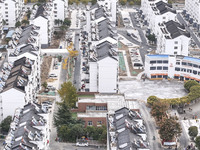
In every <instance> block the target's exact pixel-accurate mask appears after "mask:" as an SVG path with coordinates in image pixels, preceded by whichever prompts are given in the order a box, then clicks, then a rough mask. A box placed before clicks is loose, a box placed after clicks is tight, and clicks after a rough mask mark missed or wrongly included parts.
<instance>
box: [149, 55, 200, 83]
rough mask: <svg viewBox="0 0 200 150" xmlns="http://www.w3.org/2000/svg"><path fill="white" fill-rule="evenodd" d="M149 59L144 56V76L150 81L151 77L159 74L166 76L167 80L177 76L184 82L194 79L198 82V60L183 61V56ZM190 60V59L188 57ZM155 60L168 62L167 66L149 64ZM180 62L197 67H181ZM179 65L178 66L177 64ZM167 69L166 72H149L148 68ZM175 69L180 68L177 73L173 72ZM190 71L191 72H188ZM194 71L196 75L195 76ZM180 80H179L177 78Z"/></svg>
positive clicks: (199, 72)
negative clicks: (159, 67)
mask: <svg viewBox="0 0 200 150" xmlns="http://www.w3.org/2000/svg"><path fill="white" fill-rule="evenodd" d="M157 56H158V57H149V56H148V55H146V56H145V74H146V76H147V77H148V78H150V79H151V75H159V74H167V76H168V77H169V78H174V76H175V75H176V76H177V75H178V76H179V77H183V78H184V80H186V78H188V79H194V80H196V81H198V82H200V59H197V58H192V59H194V61H193V60H188V59H183V58H184V56H181V57H182V58H180V56H175V55H169V56H168V57H159V55H157ZM189 58H191V57H189ZM157 60H162V61H163V60H168V63H167V64H164V63H162V64H158V63H156V64H150V61H157ZM182 62H185V63H192V64H195V65H197V67H194V66H189V65H182ZM178 63H179V64H178ZM158 66H161V67H168V70H150V67H158ZM176 68H180V70H179V71H177V70H175V69H176ZM189 70H191V72H189ZM194 71H196V72H197V73H196V74H195V73H194ZM179 79H180V78H179Z"/></svg>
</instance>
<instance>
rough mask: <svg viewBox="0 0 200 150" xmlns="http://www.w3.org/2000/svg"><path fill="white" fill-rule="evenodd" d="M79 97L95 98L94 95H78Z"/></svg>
mask: <svg viewBox="0 0 200 150" xmlns="http://www.w3.org/2000/svg"><path fill="white" fill-rule="evenodd" d="M78 97H90V98H91V97H92V98H94V95H78Z"/></svg>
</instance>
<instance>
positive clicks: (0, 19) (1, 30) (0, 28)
mask: <svg viewBox="0 0 200 150" xmlns="http://www.w3.org/2000/svg"><path fill="white" fill-rule="evenodd" d="M0 7H1V5H0ZM2 34H3V16H2V12H1V11H0V39H1V38H2Z"/></svg>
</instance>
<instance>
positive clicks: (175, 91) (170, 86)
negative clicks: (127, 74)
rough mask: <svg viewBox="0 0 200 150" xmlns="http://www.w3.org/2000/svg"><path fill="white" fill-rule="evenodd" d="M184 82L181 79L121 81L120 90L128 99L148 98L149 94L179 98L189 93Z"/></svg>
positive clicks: (143, 99)
mask: <svg viewBox="0 0 200 150" xmlns="http://www.w3.org/2000/svg"><path fill="white" fill-rule="evenodd" d="M183 84H184V82H181V81H168V80H162V81H160V80H159V81H158V80H156V81H150V80H145V81H141V80H140V81H139V80H131V81H120V82H119V92H120V94H124V96H125V98H126V99H137V100H141V101H145V102H146V100H147V98H148V97H149V96H152V95H155V96H157V97H159V98H178V97H182V96H185V95H187V94H188V93H187V92H186V91H185V89H184V86H183Z"/></svg>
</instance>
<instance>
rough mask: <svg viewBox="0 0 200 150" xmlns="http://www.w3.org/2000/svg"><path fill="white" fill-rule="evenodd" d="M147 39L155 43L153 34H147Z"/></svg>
mask: <svg viewBox="0 0 200 150" xmlns="http://www.w3.org/2000/svg"><path fill="white" fill-rule="evenodd" d="M147 39H148V40H149V41H150V42H151V43H154V44H155V43H156V36H155V34H149V35H147Z"/></svg>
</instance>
